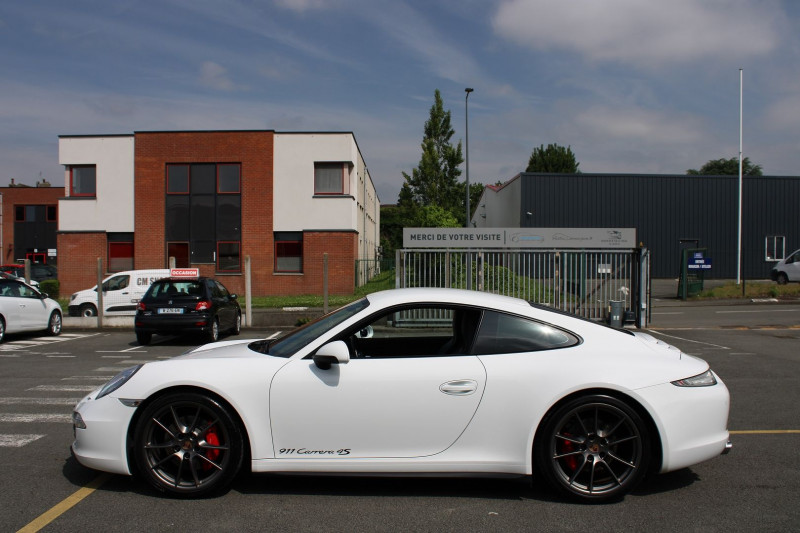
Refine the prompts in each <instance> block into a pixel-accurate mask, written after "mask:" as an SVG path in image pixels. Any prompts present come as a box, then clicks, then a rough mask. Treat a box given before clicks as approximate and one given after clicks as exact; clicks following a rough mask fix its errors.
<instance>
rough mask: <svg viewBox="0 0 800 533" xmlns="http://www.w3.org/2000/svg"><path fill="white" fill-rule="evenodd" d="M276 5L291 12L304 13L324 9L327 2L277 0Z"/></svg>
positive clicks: (322, 0)
mask: <svg viewBox="0 0 800 533" xmlns="http://www.w3.org/2000/svg"><path fill="white" fill-rule="evenodd" d="M275 5H276V6H278V7H282V8H284V9H289V10H291V11H297V12H298V13H303V12H305V11H310V10H315V9H323V8H325V6H326V3H325V0H275Z"/></svg>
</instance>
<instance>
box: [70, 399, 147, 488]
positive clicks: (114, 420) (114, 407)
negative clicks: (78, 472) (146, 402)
mask: <svg viewBox="0 0 800 533" xmlns="http://www.w3.org/2000/svg"><path fill="white" fill-rule="evenodd" d="M98 390H99V389H98ZM96 395H97V391H94V392H93V393H91V394H89V395H88V396H86V397H85V398H84V399H83V400H81V401H80V402H79V403H78V405H77V406H76V407H75V410H74V411H75V413H77V414H78V415H79V416H80V419H82V420H83V423H84V424H85V426H86V427H85V429H80V428H78V427H75V425H74V424H73V428H74V432H75V440H74V442H73V443H72V447H71V448H72V454H73V456H74V457H75V458H76V459H77V460H78V462H79V463H80V464H82V465H83V466H86V467H88V468H93V469H95V470H101V471H103V472H111V473H113V474H126V475H130V474H131V473H132V472H131V469H130V466H129V465H128V452H127V434H128V427H129V425H130V422H131V419H132V418H133V415H134V413H135V412H136V408H135V407H129V406H127V405H124V404H123V403H122V402H121V401H120V400H119V399H118V398H114V397H111V396H105V397H103V398H101V399H99V400H95V399H94V398H95V396H96ZM74 416H75V415H73V417H74Z"/></svg>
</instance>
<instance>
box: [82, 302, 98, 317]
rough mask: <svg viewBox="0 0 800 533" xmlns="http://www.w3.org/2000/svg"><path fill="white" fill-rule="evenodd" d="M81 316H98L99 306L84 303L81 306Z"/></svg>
mask: <svg viewBox="0 0 800 533" xmlns="http://www.w3.org/2000/svg"><path fill="white" fill-rule="evenodd" d="M80 313H81V316H82V317H84V318H90V317H93V316H97V308H96V307H95V306H93V305H92V304H83V305H82V306H81V311H80Z"/></svg>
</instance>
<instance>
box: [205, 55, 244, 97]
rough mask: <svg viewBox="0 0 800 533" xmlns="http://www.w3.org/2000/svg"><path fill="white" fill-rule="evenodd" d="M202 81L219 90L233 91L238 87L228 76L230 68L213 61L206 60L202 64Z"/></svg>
mask: <svg viewBox="0 0 800 533" xmlns="http://www.w3.org/2000/svg"><path fill="white" fill-rule="evenodd" d="M200 83H202V84H203V85H205V86H206V87H211V88H212V89H217V90H219V91H232V90H234V89H235V88H236V86H235V85H234V83H233V81H231V79H230V78H229V77H228V70H227V69H226V68H225V67H223V66H222V65H220V64H219V63H214V62H213V61H205V62H204V63H203V64H202V65H201V66H200Z"/></svg>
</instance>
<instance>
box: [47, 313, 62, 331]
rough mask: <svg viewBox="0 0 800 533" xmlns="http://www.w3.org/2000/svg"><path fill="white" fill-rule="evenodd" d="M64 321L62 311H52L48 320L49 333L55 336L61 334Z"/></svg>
mask: <svg viewBox="0 0 800 533" xmlns="http://www.w3.org/2000/svg"><path fill="white" fill-rule="evenodd" d="M63 324H64V321H63V320H62V319H61V313H59V312H58V311H53V312H52V313H50V320H48V321H47V334H48V335H51V336H53V337H55V336H56V335H61V327H62V326H63Z"/></svg>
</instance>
